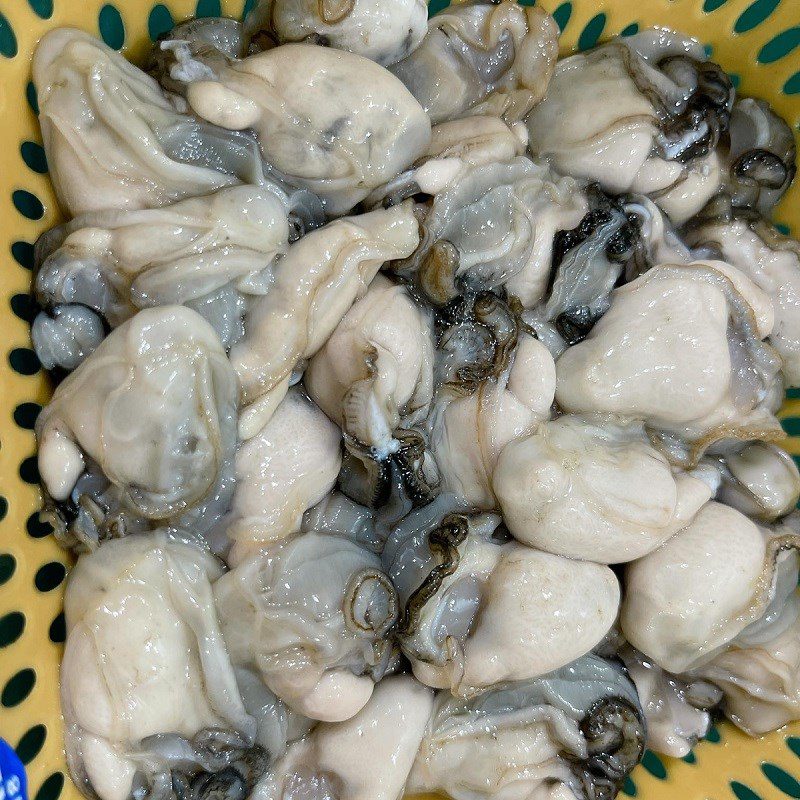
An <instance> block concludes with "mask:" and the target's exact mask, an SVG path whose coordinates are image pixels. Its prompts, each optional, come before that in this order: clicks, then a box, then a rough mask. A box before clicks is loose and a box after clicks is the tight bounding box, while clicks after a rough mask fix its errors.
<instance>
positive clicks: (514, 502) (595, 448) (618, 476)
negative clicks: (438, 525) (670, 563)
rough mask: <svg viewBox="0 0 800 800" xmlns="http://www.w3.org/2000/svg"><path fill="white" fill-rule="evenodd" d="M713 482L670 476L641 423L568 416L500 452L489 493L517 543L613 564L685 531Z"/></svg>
mask: <svg viewBox="0 0 800 800" xmlns="http://www.w3.org/2000/svg"><path fill="white" fill-rule="evenodd" d="M706 472H708V475H706V474H705V473H706ZM717 481H718V478H717V475H716V473H715V472H713V471H701V470H697V471H696V472H695V473H691V472H684V471H682V470H679V469H672V468H671V467H670V464H669V462H668V461H667V459H666V458H665V457H664V456H663V455H662V454H661V453H659V452H658V451H657V450H655V449H654V448H653V447H652V445H651V444H650V442H649V441H648V439H647V436H646V434H645V432H644V430H643V428H642V426H641V424H635V423H626V422H624V421H623V420H618V419H614V418H608V417H601V418H587V419H585V418H582V417H574V416H570V415H567V416H562V417H559V418H558V419H555V420H553V421H552V422H546V423H545V424H544V425H542V426H541V427H540V428H539V430H538V431H537V432H536V433H534V434H533V435H531V436H528V437H526V438H523V439H518V440H517V441H515V442H512V443H510V444H509V445H507V446H506V448H505V449H504V450H503V451H502V453H501V454H500V458H499V460H498V463H497V468H496V469H495V472H494V476H493V487H494V491H495V494H496V495H497V497H498V499H499V501H500V509H501V510H502V513H503V519H504V520H505V523H506V525H508V529H509V530H510V531H511V533H512V534H513V535H514V537H515V538H516V539H517V540H519V541H520V542H522V543H524V544H528V545H531V546H533V547H537V548H539V549H541V550H547V551H548V552H550V553H556V554H558V555H562V556H568V557H570V558H584V559H588V560H590V561H597V562H600V563H605V564H615V563H620V562H624V561H631V560H633V559H636V558H640V557H641V556H643V555H645V554H647V553H649V552H650V551H652V550H655V549H656V548H657V547H659V546H660V545H661V544H662V543H663V542H665V541H666V540H667V539H668V538H669V537H670V536H672V535H673V534H674V533H675V532H676V531H678V530H680V529H681V528H683V527H684V526H685V525H686V524H687V523H688V522H690V521H691V519H692V518H693V517H694V515H695V513H696V512H697V511H698V509H699V508H700V507H701V506H702V505H703V504H704V503H706V502H707V501H708V500H709V499H711V496H712V495H713V493H714V491H715V489H716V483H717Z"/></svg>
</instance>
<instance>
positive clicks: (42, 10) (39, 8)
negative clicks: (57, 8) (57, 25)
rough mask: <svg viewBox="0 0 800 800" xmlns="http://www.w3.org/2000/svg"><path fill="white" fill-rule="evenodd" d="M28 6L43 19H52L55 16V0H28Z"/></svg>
mask: <svg viewBox="0 0 800 800" xmlns="http://www.w3.org/2000/svg"><path fill="white" fill-rule="evenodd" d="M28 5H29V6H30V7H31V8H32V9H33V13H34V14H36V16H37V17H40V18H41V19H50V17H52V16H53V0H28Z"/></svg>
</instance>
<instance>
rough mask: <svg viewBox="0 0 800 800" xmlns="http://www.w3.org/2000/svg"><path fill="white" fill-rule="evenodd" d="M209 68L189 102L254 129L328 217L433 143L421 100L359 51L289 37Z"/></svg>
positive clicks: (228, 124)
mask: <svg viewBox="0 0 800 800" xmlns="http://www.w3.org/2000/svg"><path fill="white" fill-rule="evenodd" d="M199 60H200V63H201V64H202V58H200V59H199ZM206 66H207V67H208V69H207V70H206V73H207V74H206V75H204V76H202V77H201V78H200V79H199V80H192V81H191V82H189V84H188V86H187V87H186V97H187V100H188V102H189V106H190V107H191V109H192V110H193V111H194V112H195V113H196V114H198V115H199V116H200V117H202V118H203V119H206V120H208V121H209V122H213V123H215V124H217V125H220V126H222V127H223V128H227V129H229V130H234V131H242V130H245V129H246V128H252V129H253V130H254V131H255V132H256V134H257V135H258V141H259V144H260V146H261V150H262V152H263V154H264V158H265V159H266V161H267V162H268V163H269V164H270V165H271V166H272V167H273V168H274V169H275V170H277V171H278V173H279V174H280V175H282V176H283V177H284V178H286V180H288V181H290V182H291V183H292V184H294V185H297V186H303V187H305V188H308V189H310V190H311V191H313V192H315V193H316V194H317V195H319V197H320V198H322V200H323V202H324V203H325V208H326V211H327V213H328V214H330V215H333V216H337V215H339V214H343V213H345V212H347V211H348V210H349V209H351V208H352V207H353V206H354V205H355V204H356V203H357V202H359V200H362V199H363V198H365V197H366V196H367V195H368V194H369V192H370V190H371V189H374V188H376V187H378V186H380V185H381V184H383V183H385V182H386V181H388V180H389V179H390V178H392V177H394V175H396V174H397V173H398V172H400V171H401V170H403V169H405V168H406V167H407V166H409V164H411V163H412V162H413V161H414V160H415V159H416V158H418V157H419V156H420V155H422V153H423V152H424V151H425V148H426V147H427V145H428V142H429V141H430V121H429V120H428V117H427V115H426V114H425V112H424V111H423V109H422V108H421V107H420V105H419V103H418V102H417V101H416V100H415V99H414V98H413V97H412V96H411V94H410V93H409V92H408V90H407V89H406V88H405V87H404V86H403V84H402V83H401V82H400V81H399V80H397V78H395V77H394V76H393V75H391V74H390V73H389V72H387V71H386V70H385V69H383V68H382V67H379V66H378V65H377V64H375V63H374V62H372V61H369V60H368V59H366V58H362V57H361V56H357V55H353V54H352V53H346V52H344V51H342V50H334V49H332V48H329V47H317V46H315V45H310V44H287V45H282V46H281V47H276V48H274V49H272V50H267V51H265V52H263V53H257V54H255V55H251V56H248V57H247V58H244V59H242V60H241V61H230V62H229V63H226V64H224V65H220V66H218V65H216V64H214V65H212V66H209V65H206Z"/></svg>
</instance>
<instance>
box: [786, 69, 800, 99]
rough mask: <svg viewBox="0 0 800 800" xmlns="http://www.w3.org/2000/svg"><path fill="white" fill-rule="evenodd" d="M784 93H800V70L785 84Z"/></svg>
mask: <svg viewBox="0 0 800 800" xmlns="http://www.w3.org/2000/svg"><path fill="white" fill-rule="evenodd" d="M783 91H784V94H800V72H795V74H794V75H792V77H791V78H789V80H788V81H786V83H784V84H783Z"/></svg>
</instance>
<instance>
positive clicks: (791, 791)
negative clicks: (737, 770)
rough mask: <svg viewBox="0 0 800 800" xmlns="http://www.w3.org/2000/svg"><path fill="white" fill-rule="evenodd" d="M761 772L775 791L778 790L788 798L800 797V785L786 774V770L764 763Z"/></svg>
mask: <svg viewBox="0 0 800 800" xmlns="http://www.w3.org/2000/svg"><path fill="white" fill-rule="evenodd" d="M761 771H762V772H763V773H764V775H766V777H767V780H768V781H769V782H770V783H771V784H772V785H773V786H774V787H775V788H776V789H780V790H781V791H782V792H783V793H784V794H786V795H789V797H800V783H798V782H797V780H796V779H795V778H793V777H792V776H791V775H790V774H789V773H788V772H786V770H783V769H781V768H780V767H779V766H777V765H775V764H770V763H769V762H766V763H764V764H762V765H761Z"/></svg>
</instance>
